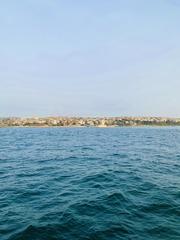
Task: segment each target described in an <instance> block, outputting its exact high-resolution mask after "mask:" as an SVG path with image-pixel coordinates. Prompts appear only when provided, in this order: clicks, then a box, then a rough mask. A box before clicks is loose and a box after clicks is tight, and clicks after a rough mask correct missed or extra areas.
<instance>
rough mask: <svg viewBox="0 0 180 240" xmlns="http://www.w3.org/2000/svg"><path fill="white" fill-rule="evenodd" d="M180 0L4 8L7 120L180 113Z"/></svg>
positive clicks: (10, 4)
mask: <svg viewBox="0 0 180 240" xmlns="http://www.w3.org/2000/svg"><path fill="white" fill-rule="evenodd" d="M179 13H180V3H179V1H177V0H159V1H157V0H151V1H144V0H136V1H134V0H126V1H124V0H112V1H109V0H98V1H97V0H91V1H90V0H87V1H83V0H77V1H73V0H67V1H61V0H60V1H57V0H54V1H50V0H27V1H23V0H17V1H13V0H10V1H3V2H2V3H1V8H0V29H1V32H0V34H1V37H0V117H12V116H16V117H31V116H84V117H87V116H91V117H93V116H95V117H96V116H97V117H99V116H102V117H105V116H107V117H111V116H112V117H113V116H162V117H180V94H179V89H180V67H179V66H180V28H179V24H180V14H179Z"/></svg>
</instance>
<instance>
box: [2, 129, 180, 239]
mask: <svg viewBox="0 0 180 240" xmlns="http://www.w3.org/2000/svg"><path fill="white" fill-rule="evenodd" d="M0 239H1V240H7V239H8V240H74V239H80V240H81V239H83V240H86V239H92V240H95V239H97V240H101V239H102V240H115V239H116V240H119V239H125V240H130V239H132V240H134V239H136V240H157V239H164V240H165V239H167V240H170V239H172V240H176V239H177V240H179V239H180V128H173V127H172V128H170V127H169V128H166V127H162V128H157V127H154V128H150V127H149V128H7V129H0Z"/></svg>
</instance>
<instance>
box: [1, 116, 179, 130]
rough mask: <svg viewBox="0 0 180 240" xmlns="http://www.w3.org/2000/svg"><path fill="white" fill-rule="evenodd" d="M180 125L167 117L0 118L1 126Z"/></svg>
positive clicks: (175, 119)
mask: <svg viewBox="0 0 180 240" xmlns="http://www.w3.org/2000/svg"><path fill="white" fill-rule="evenodd" d="M122 126H132V127H133V126H180V118H165V117H92V118H91V117H31V118H16V117H14V118H0V127H1V128H2V127H122Z"/></svg>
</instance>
